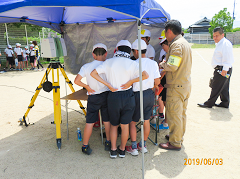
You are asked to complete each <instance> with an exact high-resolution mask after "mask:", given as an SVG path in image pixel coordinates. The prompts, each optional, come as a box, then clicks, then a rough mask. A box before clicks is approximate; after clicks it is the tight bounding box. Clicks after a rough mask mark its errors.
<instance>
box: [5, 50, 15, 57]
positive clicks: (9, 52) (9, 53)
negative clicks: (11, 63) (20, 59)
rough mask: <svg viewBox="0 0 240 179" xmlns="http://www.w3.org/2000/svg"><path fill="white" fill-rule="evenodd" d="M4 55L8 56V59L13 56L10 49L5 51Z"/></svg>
mask: <svg viewBox="0 0 240 179" xmlns="http://www.w3.org/2000/svg"><path fill="white" fill-rule="evenodd" d="M5 53H6V54H7V55H8V57H12V56H13V51H12V50H11V49H6V51H5Z"/></svg>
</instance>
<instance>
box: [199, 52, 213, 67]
mask: <svg viewBox="0 0 240 179" xmlns="http://www.w3.org/2000/svg"><path fill="white" fill-rule="evenodd" d="M196 53H197V54H198V55H199V56H200V57H201V59H202V60H203V61H205V62H206V63H207V64H208V65H210V63H208V61H206V60H205V59H204V58H203V57H202V55H200V53H198V51H196Z"/></svg>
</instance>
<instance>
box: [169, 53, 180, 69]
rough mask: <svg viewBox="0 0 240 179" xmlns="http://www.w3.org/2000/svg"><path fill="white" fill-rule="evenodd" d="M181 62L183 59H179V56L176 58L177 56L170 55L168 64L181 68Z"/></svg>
mask: <svg viewBox="0 0 240 179" xmlns="http://www.w3.org/2000/svg"><path fill="white" fill-rule="evenodd" d="M181 61H182V58H181V57H178V56H175V55H170V57H169V58H168V62H167V63H168V64H169V65H174V66H177V67H179V66H180V63H181Z"/></svg>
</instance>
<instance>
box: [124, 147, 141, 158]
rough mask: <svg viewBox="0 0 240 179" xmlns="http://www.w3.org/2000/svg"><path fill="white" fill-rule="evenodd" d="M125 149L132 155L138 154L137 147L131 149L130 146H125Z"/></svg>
mask: <svg viewBox="0 0 240 179" xmlns="http://www.w3.org/2000/svg"><path fill="white" fill-rule="evenodd" d="M125 150H126V151H127V153H129V154H132V155H133V156H137V155H138V150H137V149H132V146H126V147H125Z"/></svg>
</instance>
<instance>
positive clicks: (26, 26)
mask: <svg viewBox="0 0 240 179" xmlns="http://www.w3.org/2000/svg"><path fill="white" fill-rule="evenodd" d="M25 33H26V41H27V46H28V36H27V26H26V25H25Z"/></svg>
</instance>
